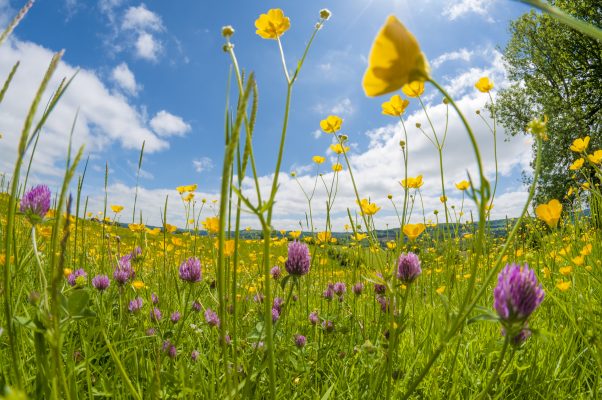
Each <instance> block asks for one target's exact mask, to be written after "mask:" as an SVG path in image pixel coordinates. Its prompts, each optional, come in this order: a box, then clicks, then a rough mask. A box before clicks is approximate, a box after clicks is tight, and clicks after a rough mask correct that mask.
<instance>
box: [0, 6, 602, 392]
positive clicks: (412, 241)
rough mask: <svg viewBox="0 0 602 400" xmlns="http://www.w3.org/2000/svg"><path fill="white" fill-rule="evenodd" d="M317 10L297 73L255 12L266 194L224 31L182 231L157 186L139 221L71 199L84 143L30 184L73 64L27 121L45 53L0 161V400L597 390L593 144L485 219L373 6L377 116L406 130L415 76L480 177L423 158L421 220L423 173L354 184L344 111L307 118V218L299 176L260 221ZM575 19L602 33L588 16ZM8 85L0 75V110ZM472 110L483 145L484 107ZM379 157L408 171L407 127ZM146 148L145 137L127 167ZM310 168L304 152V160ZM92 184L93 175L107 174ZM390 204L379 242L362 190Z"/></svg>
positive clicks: (400, 41) (272, 196)
mask: <svg viewBox="0 0 602 400" xmlns="http://www.w3.org/2000/svg"><path fill="white" fill-rule="evenodd" d="M532 3H537V4H539V3H541V2H532ZM537 4H535V5H537ZM546 4H547V3H546ZM31 5H32V4H31V3H28V5H27V6H26V7H25V8H24V10H23V11H22V12H21V13H20V14H19V15H18V16H17V17H16V19H15V20H14V21H13V22H12V23H11V25H10V26H9V28H8V29H7V30H6V31H5V32H4V34H3V35H2V37H1V38H0V44H1V43H2V41H4V40H5V39H6V37H7V36H8V34H10V32H11V31H12V29H14V28H15V27H16V26H17V24H18V22H19V20H20V19H21V18H22V17H24V15H25V14H26V12H27V11H28V8H29V7H31ZM540 5H541V4H540ZM548 7H549V6H548ZM544 9H545V10H548V8H545V7H544ZM548 11H549V10H548ZM316 17H317V19H316V26H315V29H314V31H313V34H312V35H311V37H310V38H309V39H308V41H307V47H306V48H305V49H303V51H302V52H301V54H302V56H301V58H300V61H299V62H298V63H297V64H296V65H295V66H294V69H289V67H290V65H287V60H286V59H285V57H284V53H283V52H282V43H281V37H282V35H283V34H284V33H285V32H286V31H287V30H288V29H289V27H290V21H289V19H288V18H287V17H286V16H285V14H284V12H283V11H282V10H279V9H273V10H269V11H267V12H266V14H262V15H260V16H257V19H256V21H255V26H256V28H257V34H258V35H259V36H260V37H261V38H263V39H266V40H271V41H273V42H274V43H272V44H273V45H274V46H278V47H279V49H280V51H281V54H282V66H278V67H279V71H280V69H281V70H282V74H283V79H285V81H286V83H287V85H286V88H287V92H286V100H285V102H286V103H285V107H284V110H285V112H284V116H283V126H282V135H281V141H280V142H279V147H278V152H277V153H276V154H275V169H274V174H273V176H272V179H273V181H272V182H271V190H270V191H269V192H268V193H265V192H261V191H260V184H259V182H258V175H257V172H256V168H255V158H254V157H255V156H254V151H253V134H254V129H255V120H256V115H257V113H258V112H261V110H260V106H259V103H258V100H257V96H258V89H257V85H256V82H255V80H254V76H253V74H252V73H245V72H243V69H242V67H241V66H239V61H238V60H237V58H236V54H235V46H234V42H235V39H236V35H235V30H234V28H232V27H229V26H226V27H224V28H223V30H222V35H223V38H224V51H225V52H226V53H227V55H228V56H229V57H230V60H231V65H232V67H231V68H232V73H231V82H230V84H231V86H232V88H233V93H235V94H236V95H235V96H233V98H230V99H229V101H228V103H227V104H226V108H225V118H224V120H225V122H224V140H225V146H224V159H223V166H222V181H221V185H222V187H221V196H220V197H219V199H217V200H215V201H212V199H201V198H199V197H198V196H196V195H195V194H196V192H197V191H198V189H199V188H198V186H197V185H196V184H188V182H182V186H178V187H175V188H174V197H176V198H175V199H173V198H171V199H169V201H177V202H180V203H181V205H182V208H181V209H182V211H181V212H182V215H184V216H185V221H187V222H186V225H185V226H174V225H172V224H170V223H169V220H168V217H167V213H166V210H167V207H166V204H165V203H166V202H167V201H168V200H167V199H157V208H162V209H163V210H164V213H163V215H162V221H164V223H163V225H162V226H158V227H154V226H147V225H145V224H144V222H143V221H145V216H142V215H138V214H137V213H136V209H135V208H134V210H128V209H124V207H123V206H122V205H120V204H114V203H113V202H112V200H111V199H110V198H108V196H107V195H106V194H105V200H104V209H103V210H91V209H89V208H88V201H87V199H86V198H85V197H84V196H82V192H81V189H82V186H83V182H84V180H85V169H83V172H82V170H81V169H78V167H81V165H80V161H82V160H81V159H82V154H83V149H73V152H72V149H71V148H70V149H69V153H68V154H67V155H66V161H67V162H66V168H65V175H64V179H63V181H62V187H61V190H60V191H58V192H56V193H51V191H50V190H49V189H48V187H47V186H46V185H44V184H32V183H31V182H29V168H30V167H31V163H32V162H35V157H34V155H35V143H36V138H37V137H38V135H40V134H43V125H44V121H45V120H46V118H47V117H48V115H50V113H52V111H53V109H54V108H55V106H56V105H57V104H60V99H61V95H62V93H64V91H65V90H69V84H70V82H71V80H70V79H77V76H75V77H72V78H66V79H65V80H64V81H63V84H62V85H61V86H60V87H59V88H57V89H56V91H55V92H54V93H53V95H52V96H51V101H50V103H49V104H47V105H46V107H45V109H44V110H43V112H42V114H41V115H42V117H41V119H38V120H36V119H35V116H36V115H39V114H37V113H36V112H37V111H38V110H39V109H40V107H41V104H40V99H41V98H42V95H43V94H44V93H45V91H46V89H47V87H46V85H47V83H48V80H49V78H50V77H51V76H52V74H53V72H54V69H55V68H56V65H57V63H58V61H59V59H60V57H61V54H60V53H58V54H57V55H56V56H55V58H54V59H53V60H52V63H51V64H50V66H49V69H48V72H47V74H46V76H45V77H32V79H42V84H41V86H40V89H39V91H38V95H37V97H36V98H35V99H32V105H31V110H30V113H29V115H28V117H27V120H26V121H24V128H23V131H22V133H21V140H20V145H19V155H18V158H17V162H16V164H15V166H14V170H13V171H3V172H6V174H4V175H2V178H1V180H0V192H1V193H0V244H1V247H0V265H1V266H2V280H1V282H0V293H2V303H3V310H2V317H1V318H0V371H1V372H0V398H6V399H24V398H33V399H47V398H48V399H50V398H53V399H54V398H56V399H78V398H89V399H92V398H134V399H146V398H153V399H154V398H200V399H213V398H232V399H235V398H242V399H249V398H257V399H263V398H289V399H297V398H298V399H305V398H311V399H322V400H327V399H347V398H348V399H375V398H387V399H407V398H413V399H414V398H415V399H419V398H425V399H440V398H450V399H456V398H479V399H481V398H483V399H486V398H495V399H506V398H508V399H515V398H516V399H538V398H541V399H556V398H558V399H586V398H587V399H589V398H595V399H597V398H599V397H600V396H601V395H602V378H601V374H600V370H601V368H602V339H601V338H602V234H601V230H600V228H601V225H600V224H601V219H600V218H599V216H598V215H597V214H595V213H590V212H585V211H586V210H585V208H586V205H587V204H590V203H591V202H592V199H593V202H595V201H598V202H600V201H602V194H601V193H600V188H599V182H600V180H601V179H602V171H601V169H600V168H601V167H600V166H601V163H602V149H597V148H590V146H589V141H590V139H589V137H588V136H587V135H585V134H584V135H582V136H581V137H579V138H577V139H575V140H574V142H573V143H572V145H571V148H570V150H571V151H572V152H573V154H574V157H575V162H574V164H573V165H572V166H571V170H572V171H574V172H575V175H574V185H573V186H572V189H571V191H570V193H567V195H566V197H565V198H562V199H548V200H547V201H546V202H543V203H541V204H534V202H533V194H534V191H535V185H536V183H537V176H538V173H539V172H540V163H539V158H536V162H535V163H534V167H535V168H534V170H533V171H532V173H533V183H532V185H531V186H530V187H529V188H528V190H529V195H528V199H527V201H526V203H525V204H524V207H523V208H522V209H521V210H519V211H520V214H519V215H518V217H517V218H513V219H508V220H506V221H491V220H490V217H489V212H490V210H491V209H492V207H494V203H495V195H496V188H497V173H496V177H495V179H494V180H493V181H492V182H490V181H489V180H488V179H487V178H486V176H485V174H484V170H483V166H482V161H481V151H480V149H479V146H478V144H477V142H476V140H474V134H473V129H474V128H473V127H471V126H470V125H468V123H467V122H466V118H465V117H464V115H463V114H462V113H461V111H460V110H459V109H458V107H457V106H456V104H455V103H454V100H453V99H452V98H451V97H450V96H449V95H448V94H447V92H446V91H445V89H444V88H443V87H442V86H440V85H439V84H438V83H437V82H436V81H435V79H434V78H433V77H432V76H431V75H430V70H429V67H428V61H427V60H426V58H425V56H424V54H423V53H422V52H421V50H420V46H419V43H418V42H417V41H416V39H415V38H414V36H413V35H412V34H411V33H410V32H409V31H408V30H407V29H406V28H405V27H404V25H403V24H402V23H401V22H400V21H399V20H397V18H395V17H390V18H389V19H388V20H387V21H386V22H385V23H384V25H383V28H382V29H381V31H380V32H379V33H378V35H377V36H376V38H375V42H374V43H375V44H374V46H373V48H372V50H371V53H370V58H369V63H368V69H367V71H366V75H365V78H364V81H363V82H362V85H363V87H364V90H365V92H366V94H367V95H369V96H380V95H385V94H387V95H388V96H387V97H386V98H383V101H384V102H383V104H382V113H383V114H384V116H386V117H388V118H394V119H398V120H399V121H400V123H401V125H402V126H403V129H404V131H405V125H404V112H405V109H406V108H407V107H408V104H409V103H410V102H419V103H420V104H423V103H422V98H421V95H422V94H423V92H424V87H425V85H432V86H433V87H435V88H436V89H437V90H438V92H439V96H440V98H441V102H443V103H444V104H446V105H447V107H448V116H449V118H459V119H460V120H462V122H463V123H464V124H465V128H466V134H467V135H468V136H469V137H470V138H471V142H472V144H473V148H472V149H471V151H472V152H473V156H474V159H475V160H476V163H477V174H476V175H473V176H467V177H466V180H463V181H461V182H457V183H456V184H455V185H454V187H446V186H445V183H444V179H443V175H444V171H443V167H442V166H441V171H440V173H441V199H440V200H441V211H440V212H439V214H438V215H435V216H428V217H427V216H425V214H424V207H423V206H422V205H421V204H420V201H421V193H420V189H421V187H422V185H423V178H422V176H414V177H412V176H408V175H407V173H406V175H405V176H400V177H399V181H400V189H401V191H402V196H397V197H395V198H393V196H391V197H389V198H388V199H368V198H365V197H363V196H362V188H361V187H358V186H356V185H355V181H354V180H353V171H354V169H353V168H354V166H353V164H352V163H351V162H350V159H349V158H348V156H347V153H348V151H349V147H348V138H347V137H346V136H345V135H344V134H342V133H341V132H342V127H343V126H344V121H343V119H342V118H339V117H338V116H336V115H324V118H323V119H322V120H318V121H316V126H319V127H320V129H321V130H322V131H323V132H324V133H325V134H329V135H332V137H333V138H334V140H335V142H334V144H333V145H332V146H331V150H332V152H333V153H334V154H335V155H336V157H337V162H336V163H334V164H333V165H332V166H331V168H332V171H334V172H335V173H334V175H333V179H332V181H331V182H323V183H324V190H326V191H327V194H328V204H327V210H328V213H327V215H326V218H325V219H324V220H323V219H321V218H314V215H313V213H312V196H313V193H314V192H315V190H316V189H315V187H314V188H313V191H312V188H303V189H304V193H305V194H306V199H305V200H306V201H307V204H308V206H307V207H308V208H307V218H306V221H303V223H302V224H301V229H300V230H298V231H281V230H278V229H277V228H278V227H275V226H273V224H272V217H273V208H274V203H275V201H277V193H278V189H279V184H278V182H279V181H278V180H279V174H280V170H281V162H282V156H283V151H284V148H285V139H286V134H287V129H288V126H287V123H288V114H289V104H290V100H291V98H292V96H293V90H292V88H293V87H294V84H295V82H296V80H297V78H298V76H299V75H300V74H302V67H303V63H304V61H305V59H306V57H311V45H312V42H313V41H314V40H320V39H321V38H320V30H321V28H322V27H323V26H324V25H325V24H327V23H328V20H329V19H330V17H331V15H330V12H329V11H328V10H326V9H323V10H321V11H320V12H319V14H317V16H316ZM559 18H561V20H563V21H565V22H566V23H569V24H571V23H572V24H575V21H573V20H570V19H566V18H564V17H563V15H560V16H559ZM563 18H564V19H563ZM252 22H253V18H250V19H249V23H252ZM576 25H578V26H577V28H578V29H582V30H583V31H584V32H585V33H586V34H591V35H598V36H597V38H598V39H599V38H600V36H599V35H600V31H599V29H598V30H596V29H594V28H592V27H591V26H587V25H585V26H584V25H583V24H579V23H577V24H576ZM17 68H18V65H17V66H15V68H14V70H13V73H14V71H16V70H17ZM11 78H12V75H11V76H9V77H7V78H4V77H3V79H6V83H5V84H4V88H3V89H2V91H1V92H0V107H1V106H2V104H1V101H2V99H3V97H4V94H5V92H6V88H7V87H8V86H9V85H10V82H11ZM493 88H494V83H493V82H492V81H491V80H490V79H489V78H488V77H482V78H481V79H480V80H478V81H477V82H475V88H474V90H476V91H479V92H482V93H486V94H488V96H487V98H488V100H489V102H488V104H484V105H483V106H484V107H485V106H487V105H488V107H489V108H485V109H488V110H495V97H494V96H493V94H492V90H493ZM422 107H423V110H424V113H425V116H426V119H425V120H427V121H430V119H429V114H428V109H427V108H426V107H424V105H423V106H422ZM548 117H549V118H553V116H542V115H534V116H533V120H532V122H531V123H530V124H529V126H528V127H525V129H526V130H527V131H528V132H529V134H530V135H531V136H532V138H533V140H534V141H535V143H536V149H538V148H539V146H540V145H541V142H543V141H544V140H546V139H547V136H548V135H549V134H552V133H550V132H547V130H546V123H547V121H548ZM484 120H485V121H486V122H487V123H489V125H487V124H485V125H484V126H485V127H486V129H490V130H491V135H492V136H493V138H494V140H495V137H496V133H497V130H496V129H497V128H496V118H495V113H492V114H491V115H490V116H484ZM429 125H430V126H425V127H423V130H422V133H423V134H424V135H425V136H427V137H428V138H429V140H430V141H431V142H432V144H433V146H434V150H433V151H435V152H437V153H438V155H439V157H440V158H441V157H443V154H444V152H445V141H446V134H447V132H437V131H436V130H435V129H434V128H433V127H432V126H433V125H432V124H429ZM482 128H483V127H479V129H482ZM391 151H395V152H399V153H401V157H400V160H401V162H403V163H405V166H406V171H407V165H408V163H410V162H416V161H413V160H412V157H411V155H412V139H411V138H408V137H407V134H406V140H405V141H403V142H402V143H400V145H399V147H397V148H395V149H391ZM536 156H537V157H539V154H536ZM143 157H144V148H142V150H141V153H140V162H139V165H140V163H141V162H142V159H143ZM325 161H326V159H325V157H322V156H319V155H317V156H315V157H314V158H313V162H314V163H315V164H318V165H321V164H323V163H325ZM441 165H442V164H441ZM338 174H350V177H351V180H352V181H353V185H354V193H355V195H356V208H355V209H348V210H347V213H348V216H349V223H348V224H347V225H346V226H345V232H339V233H337V232H333V231H332V225H331V222H330V211H331V207H336V204H335V199H336V196H337V185H338V178H337V176H338ZM243 178H244V179H245V180H248V181H250V182H252V183H253V186H254V188H255V192H254V193H253V196H248V195H246V194H245V193H243V192H242V184H243ZM319 178H320V175H316V178H315V179H316V182H318V179H319ZM109 179H110V177H109V176H108V172H107V175H106V178H105V188H106V182H107V180H109ZM321 189H322V186H320V190H321ZM446 191H447V192H446ZM452 191H456V192H462V196H463V197H462V198H463V199H465V201H466V204H468V203H470V204H471V205H472V206H473V207H474V209H475V210H476V212H475V214H474V215H468V214H467V215H465V214H464V212H463V210H464V207H465V205H464V200H463V201H462V204H450V202H449V201H448V199H447V196H446V193H447V194H449V193H451V192H452ZM105 193H106V192H105ZM135 196H137V193H136V194H134V197H135ZM387 201H390V202H393V204H394V206H395V209H396V211H397V218H398V220H399V226H397V227H395V228H394V229H391V230H390V231H388V232H387V233H386V235H385V237H383V234H382V232H380V231H377V229H376V224H375V221H377V220H378V217H379V211H380V210H381V207H380V206H379V204H381V205H382V204H383V203H384V202H387ZM134 204H135V201H134ZM134 207H135V206H134ZM466 207H468V206H466ZM243 212H246V213H251V214H252V215H254V216H255V217H256V218H257V221H258V224H259V226H261V229H260V230H256V231H249V230H246V229H245V227H243V226H242V224H241V213H243ZM131 216H133V217H131ZM499 226H502V227H503V228H502V229H499ZM494 227H495V229H494Z"/></svg>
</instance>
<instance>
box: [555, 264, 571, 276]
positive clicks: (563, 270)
mask: <svg viewBox="0 0 602 400" xmlns="http://www.w3.org/2000/svg"><path fill="white" fill-rule="evenodd" d="M558 272H560V273H561V274H562V275H564V276H567V275H570V274H571V272H573V267H571V266H570V265H569V266H568V267H561V268H560V269H559V270H558Z"/></svg>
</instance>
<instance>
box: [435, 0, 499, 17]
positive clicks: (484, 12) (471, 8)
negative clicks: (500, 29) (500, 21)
mask: <svg viewBox="0 0 602 400" xmlns="http://www.w3.org/2000/svg"><path fill="white" fill-rule="evenodd" d="M494 3H495V0H461V1H460V2H457V3H454V4H450V5H448V6H447V7H446V8H445V10H443V15H444V16H446V17H447V18H448V19H449V20H452V21H453V20H455V19H457V18H459V17H462V16H464V15H466V14H470V13H475V14H478V15H481V16H484V17H486V19H487V21H488V22H493V19H492V18H491V17H490V16H489V10H490V7H491V6H492V5H493V4H494Z"/></svg>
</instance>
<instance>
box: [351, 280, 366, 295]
mask: <svg viewBox="0 0 602 400" xmlns="http://www.w3.org/2000/svg"><path fill="white" fill-rule="evenodd" d="M351 290H352V291H353V293H354V294H355V295H356V296H359V295H360V294H362V292H363V291H364V284H363V283H361V282H358V283H356V284H355V285H353V288H352V289H351Z"/></svg>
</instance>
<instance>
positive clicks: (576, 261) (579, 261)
mask: <svg viewBox="0 0 602 400" xmlns="http://www.w3.org/2000/svg"><path fill="white" fill-rule="evenodd" d="M571 261H572V262H573V264H575V265H577V266H580V265H583V263H584V262H585V259H584V258H583V256H576V257H574V258H572V259H571Z"/></svg>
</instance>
